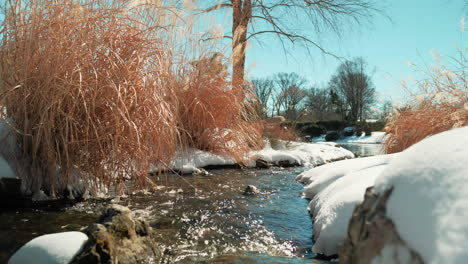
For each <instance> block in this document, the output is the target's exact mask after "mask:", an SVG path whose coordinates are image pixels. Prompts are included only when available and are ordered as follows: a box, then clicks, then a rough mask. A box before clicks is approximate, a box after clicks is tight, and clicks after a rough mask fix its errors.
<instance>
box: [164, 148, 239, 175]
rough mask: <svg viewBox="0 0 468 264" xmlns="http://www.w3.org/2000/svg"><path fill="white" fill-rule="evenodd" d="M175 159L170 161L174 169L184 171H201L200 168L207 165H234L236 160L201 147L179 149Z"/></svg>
mask: <svg viewBox="0 0 468 264" xmlns="http://www.w3.org/2000/svg"><path fill="white" fill-rule="evenodd" d="M175 157H176V158H175V159H174V160H173V161H172V162H171V163H170V166H171V168H172V169H174V170H177V171H181V172H182V173H194V172H199V169H198V168H203V167H206V166H210V165H212V166H222V165H234V164H236V161H235V160H234V159H232V158H230V157H227V156H221V155H217V154H214V153H211V152H206V151H202V150H199V149H194V148H189V149H184V150H183V151H178V153H177V154H176V155H175Z"/></svg>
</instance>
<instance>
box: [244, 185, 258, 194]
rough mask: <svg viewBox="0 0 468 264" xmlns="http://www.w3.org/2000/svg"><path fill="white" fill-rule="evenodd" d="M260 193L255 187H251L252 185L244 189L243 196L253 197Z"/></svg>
mask: <svg viewBox="0 0 468 264" xmlns="http://www.w3.org/2000/svg"><path fill="white" fill-rule="evenodd" d="M259 193H260V191H259V190H258V188H257V187H255V186H253V185H249V186H247V187H246V188H245V190H244V194H245V195H255V194H259Z"/></svg>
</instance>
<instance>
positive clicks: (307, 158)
mask: <svg viewBox="0 0 468 264" xmlns="http://www.w3.org/2000/svg"><path fill="white" fill-rule="evenodd" d="M250 158H251V159H252V160H256V159H262V160H265V161H267V162H269V163H272V164H276V165H278V164H280V163H281V162H284V161H287V162H289V163H290V164H297V165H301V166H310V167H313V166H318V165H322V164H325V163H328V162H330V161H335V160H341V159H350V158H354V154H353V153H352V152H351V151H349V150H346V149H344V148H340V147H335V146H334V145H333V144H314V143H305V142H285V141H280V142H278V143H277V144H276V145H275V148H274V149H273V148H272V147H271V146H270V145H269V144H267V145H266V147H265V148H264V149H262V150H260V151H253V152H251V153H250ZM253 165H254V164H253Z"/></svg>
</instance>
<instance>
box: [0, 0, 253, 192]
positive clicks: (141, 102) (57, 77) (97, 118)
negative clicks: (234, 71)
mask: <svg viewBox="0 0 468 264" xmlns="http://www.w3.org/2000/svg"><path fill="white" fill-rule="evenodd" d="M13 2H14V3H17V5H16V7H15V8H13V9H10V10H9V13H7V15H6V19H5V23H4V25H3V31H2V34H3V36H2V43H1V46H0V78H1V80H2V83H1V95H0V105H2V106H3V109H4V110H5V111H6V115H7V116H8V117H10V118H12V119H13V120H14V121H15V124H14V126H15V129H16V130H17V131H18V133H19V135H20V146H21V149H22V152H23V153H22V155H23V156H24V158H26V159H29V162H27V164H28V166H29V173H28V174H27V175H23V178H24V180H25V182H26V184H27V186H26V189H27V190H28V191H30V192H34V191H37V190H38V189H46V190H47V191H48V192H49V193H50V194H51V195H52V196H62V195H63V191H64V190H65V189H66V187H67V185H75V186H76V185H77V184H78V182H84V183H85V184H86V185H87V186H89V187H90V188H91V189H92V190H95V191H97V190H99V189H100V187H102V186H105V187H112V186H121V185H122V184H123V182H125V181H126V180H128V179H129V178H130V179H131V180H132V183H133V184H132V186H135V187H141V186H142V185H143V184H145V183H147V180H148V179H147V171H148V168H149V167H150V166H156V167H161V166H162V164H166V163H167V162H168V161H169V160H170V159H171V158H172V156H173V155H174V150H175V149H176V148H178V147H187V146H194V147H197V148H200V149H204V150H209V151H214V152H217V153H224V154H229V155H232V156H233V157H235V158H236V159H238V160H239V161H241V160H242V158H243V156H244V155H243V154H244V153H245V152H246V151H247V150H248V149H249V148H251V147H255V146H256V145H258V142H259V135H260V132H261V128H260V126H258V122H256V119H255V118H254V117H252V118H247V115H246V113H247V112H248V111H246V107H245V103H244V102H239V101H237V100H236V97H235V95H234V92H233V89H229V88H228V87H227V85H228V76H227V75H220V76H217V75H215V74H213V73H205V74H200V73H199V71H197V70H194V69H193V68H194V67H193V66H191V65H189V63H187V62H186V61H187V60H183V59H181V60H178V61H177V62H176V60H175V59H174V58H175V56H176V55H177V54H174V51H173V50H171V49H170V45H171V41H172V40H170V37H168V36H169V33H168V32H170V31H171V28H170V27H162V25H163V24H164V23H163V22H164V21H163V20H162V19H165V21H166V20H167V10H166V9H165V8H162V7H158V6H155V5H149V4H145V5H144V6H140V7H137V8H129V7H128V5H126V4H125V3H126V2H128V1H111V3H107V5H105V4H103V2H102V1H92V0H89V1H74V0H69V1H62V2H61V3H60V5H57V4H56V1H13ZM156 2H158V1H156ZM77 3H81V4H77ZM179 55H180V54H179ZM200 56H201V55H200ZM176 63H178V65H176ZM181 68H184V69H186V70H185V71H180V70H178V69H181ZM189 68H192V69H193V70H192V71H191V73H190V74H189V75H187V76H186V74H187V73H188V72H187V69H189ZM181 74H184V76H182V75H181ZM12 125H13V124H12ZM77 172H79V173H77ZM77 175H79V176H77Z"/></svg>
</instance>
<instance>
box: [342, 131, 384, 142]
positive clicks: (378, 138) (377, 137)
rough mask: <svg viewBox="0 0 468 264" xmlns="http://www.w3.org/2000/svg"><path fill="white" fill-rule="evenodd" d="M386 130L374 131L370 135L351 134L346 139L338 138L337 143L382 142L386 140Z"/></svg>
mask: <svg viewBox="0 0 468 264" xmlns="http://www.w3.org/2000/svg"><path fill="white" fill-rule="evenodd" d="M386 135H387V134H386V133H385V132H372V134H371V135H370V136H366V135H365V134H364V133H363V134H362V135H361V136H350V137H346V138H344V139H340V140H337V141H336V142H337V143H365V144H377V143H379V144H381V143H383V142H384V140H385V136H386Z"/></svg>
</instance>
